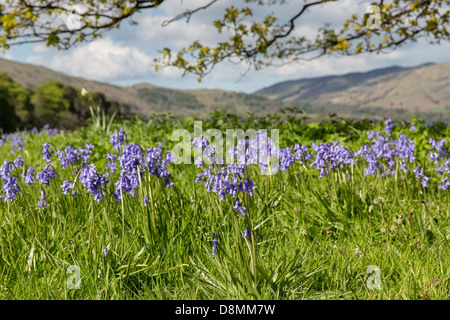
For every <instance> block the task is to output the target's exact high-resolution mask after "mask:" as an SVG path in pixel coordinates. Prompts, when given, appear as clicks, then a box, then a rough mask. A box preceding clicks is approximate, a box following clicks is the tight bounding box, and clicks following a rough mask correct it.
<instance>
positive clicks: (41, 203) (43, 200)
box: [37, 189, 47, 208]
mask: <svg viewBox="0 0 450 320" xmlns="http://www.w3.org/2000/svg"><path fill="white" fill-rule="evenodd" d="M37 206H38V207H41V208H43V207H46V206H47V199H46V196H45V191H44V189H42V190H41V198H40V200H39V201H38V204H37Z"/></svg>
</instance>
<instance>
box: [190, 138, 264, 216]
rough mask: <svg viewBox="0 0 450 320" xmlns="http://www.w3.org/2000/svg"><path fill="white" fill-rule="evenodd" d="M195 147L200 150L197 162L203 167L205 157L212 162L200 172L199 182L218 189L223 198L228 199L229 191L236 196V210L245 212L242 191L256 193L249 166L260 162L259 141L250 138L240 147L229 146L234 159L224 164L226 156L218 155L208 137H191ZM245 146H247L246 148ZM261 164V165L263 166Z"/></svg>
mask: <svg viewBox="0 0 450 320" xmlns="http://www.w3.org/2000/svg"><path fill="white" fill-rule="evenodd" d="M192 145H193V149H194V150H198V151H200V153H201V154H200V155H199V156H198V157H196V159H195V165H196V166H197V167H199V168H200V167H201V166H202V164H203V163H204V161H205V160H207V163H208V162H209V166H208V167H207V168H206V169H203V170H202V171H201V172H199V173H198V174H197V177H196V179H195V182H196V183H203V185H204V186H205V188H206V190H207V191H208V192H213V193H216V194H217V195H218V196H219V197H220V200H221V201H225V198H226V196H227V195H231V196H232V197H233V199H234V200H233V203H234V205H233V210H234V211H235V212H237V213H240V214H241V215H242V216H245V211H246V208H245V207H244V206H243V205H242V203H241V201H240V200H239V194H238V193H239V192H240V193H242V194H243V193H247V194H248V195H249V196H253V194H254V193H253V191H254V189H255V188H256V186H255V185H254V183H253V181H252V179H251V178H250V177H249V176H247V173H248V170H247V167H248V166H250V165H251V164H254V163H258V155H259V153H258V149H257V148H258V147H259V146H258V145H256V144H253V142H251V141H249V140H247V141H243V140H239V141H238V146H237V149H234V148H233V149H230V150H229V157H230V158H231V159H233V160H235V161H234V162H232V163H228V164H225V163H224V162H225V161H224V159H223V158H221V157H219V156H218V154H217V152H216V150H215V148H214V146H212V145H209V144H208V141H207V139H206V138H205V137H203V136H200V137H196V138H194V140H193V141H192ZM243 146H245V147H246V149H245V150H243ZM264 165H265V164H262V166H261V167H262V168H263V169H264Z"/></svg>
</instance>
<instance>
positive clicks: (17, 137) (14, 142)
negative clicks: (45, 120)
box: [0, 124, 62, 154]
mask: <svg viewBox="0 0 450 320" xmlns="http://www.w3.org/2000/svg"><path fill="white" fill-rule="evenodd" d="M61 130H62V129H52V128H50V125H49V124H46V125H44V126H43V128H42V129H41V130H38V129H37V128H36V127H34V128H33V129H31V130H30V131H29V132H27V131H25V130H22V131H19V132H18V133H13V134H11V133H6V134H3V135H2V136H1V137H0V147H3V145H4V144H5V143H6V142H7V141H10V142H11V154H14V153H16V152H22V151H23V147H24V145H25V142H26V140H25V135H26V134H27V133H32V134H40V135H42V134H46V135H48V136H49V137H50V136H54V135H56V134H59V133H61Z"/></svg>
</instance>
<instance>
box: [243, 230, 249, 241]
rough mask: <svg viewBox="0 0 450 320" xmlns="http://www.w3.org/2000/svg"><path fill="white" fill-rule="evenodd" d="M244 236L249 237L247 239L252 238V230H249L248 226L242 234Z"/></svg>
mask: <svg viewBox="0 0 450 320" xmlns="http://www.w3.org/2000/svg"><path fill="white" fill-rule="evenodd" d="M242 238H247V239H249V238H250V232H249V231H248V228H245V232H244V234H243V235H242Z"/></svg>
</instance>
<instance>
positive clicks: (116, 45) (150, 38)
mask: <svg viewBox="0 0 450 320" xmlns="http://www.w3.org/2000/svg"><path fill="white" fill-rule="evenodd" d="M209 1H210V0H208V1H207V0H166V1H165V2H164V3H163V4H162V5H161V6H160V7H158V8H157V9H147V10H144V11H142V12H140V13H138V14H136V15H135V16H134V17H133V19H134V20H136V21H137V22H138V25H137V26H132V25H130V24H128V23H126V22H125V23H122V24H121V28H120V29H115V30H111V31H108V32H106V33H104V34H103V36H102V38H99V39H95V40H93V41H91V42H88V43H80V44H77V45H76V46H75V47H72V48H70V49H69V50H67V51H65V50H57V49H55V48H49V47H46V46H45V45H44V44H25V45H20V46H13V47H11V49H9V50H7V51H6V53H4V54H2V53H1V52H0V57H3V58H7V59H10V60H15V61H18V62H24V63H31V64H35V65H42V66H45V67H47V68H50V69H52V70H55V71H59V72H63V73H65V74H68V75H72V76H79V77H83V78H86V79H89V80H96V81H100V82H106V83H111V84H115V85H121V86H131V85H133V84H138V83H150V84H152V85H155V86H160V87H166V88H175V89H204V88H209V89H213V88H215V89H223V90H230V91H236V92H245V93H252V92H255V91H257V90H259V89H262V88H264V87H267V86H270V85H272V84H275V83H278V82H282V81H287V80H294V79H303V78H313V77H319V76H326V75H339V74H345V73H348V72H364V71H369V70H373V69H377V68H384V67H390V66H394V65H396V66H403V67H413V66H418V65H421V64H424V63H428V62H434V63H439V62H450V54H449V52H450V42H445V43H442V44H441V45H432V44H429V43H427V42H426V41H425V40H419V41H418V42H417V43H409V44H407V45H406V46H404V47H402V48H399V49H397V50H396V51H394V52H392V53H389V54H380V55H375V54H362V55H358V56H352V57H322V58H319V59H316V60H312V61H308V62H299V63H290V64H287V65H284V66H281V67H268V68H264V69H262V70H256V71H255V70H251V71H249V72H248V73H246V74H245V76H244V77H242V75H243V74H244V73H245V72H246V71H247V67H246V66H245V65H243V64H238V65H236V64H232V63H229V62H224V63H221V64H219V65H217V66H216V67H215V68H214V70H213V71H212V72H211V73H210V74H209V75H207V76H206V77H205V78H204V79H203V81H202V82H200V83H199V82H198V81H197V80H196V76H195V75H190V76H185V77H183V76H182V72H181V71H180V70H177V69H175V68H167V69H162V70H160V71H158V72H156V71H155V70H154V68H153V67H152V65H153V59H154V58H156V57H158V56H159V53H158V50H160V49H162V48H164V47H168V48H171V49H172V50H173V51H174V52H176V51H177V50H178V49H180V48H182V47H186V46H189V45H190V44H191V43H192V42H193V41H195V40H201V41H202V42H203V43H204V44H206V45H210V46H213V45H214V44H215V43H217V42H218V41H223V39H224V38H223V37H226V34H223V35H218V34H217V33H216V31H215V29H214V27H213V26H212V22H213V21H214V20H217V19H219V18H221V17H222V16H223V13H224V10H225V8H227V7H229V6H231V5H234V6H236V7H242V4H243V1H238V0H219V1H218V2H217V3H216V4H214V5H213V6H211V7H210V8H208V9H207V10H202V11H199V12H197V13H196V14H195V15H193V16H192V17H191V19H190V20H189V22H187V21H186V20H185V19H184V20H183V19H182V20H177V21H174V22H172V23H170V24H169V25H167V26H165V27H163V26H162V25H161V24H162V23H163V22H164V21H166V20H168V19H172V18H174V17H176V16H177V15H179V14H181V13H183V12H184V11H185V10H186V9H194V8H197V7H198V6H201V5H204V4H206V3H208V2H209ZM370 2H371V1H363V0H339V1H337V2H336V3H330V4H327V5H324V6H322V7H313V8H310V9H308V11H307V13H306V14H305V15H304V16H302V17H301V19H300V20H299V21H298V22H297V23H296V29H295V31H294V32H295V34H296V35H306V36H308V37H312V38H313V37H314V35H315V33H316V32H317V30H318V29H319V28H320V27H321V26H323V25H324V23H331V25H332V26H336V27H338V26H341V25H342V23H343V21H345V19H346V18H348V17H350V16H351V15H352V14H353V13H356V14H358V15H362V14H364V13H365V12H366V10H367V7H368V6H369V5H370ZM302 4H303V1H302V0H288V1H287V2H286V4H284V5H274V6H264V7H261V6H252V8H254V9H255V10H254V18H255V19H258V18H260V17H264V16H266V15H267V14H269V13H272V12H273V13H274V14H275V15H276V16H277V17H278V19H279V22H280V23H282V22H284V21H288V20H289V18H290V17H291V15H292V13H293V12H296V10H297V11H298V9H299V8H300V7H301V6H302ZM221 37H222V38H221Z"/></svg>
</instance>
